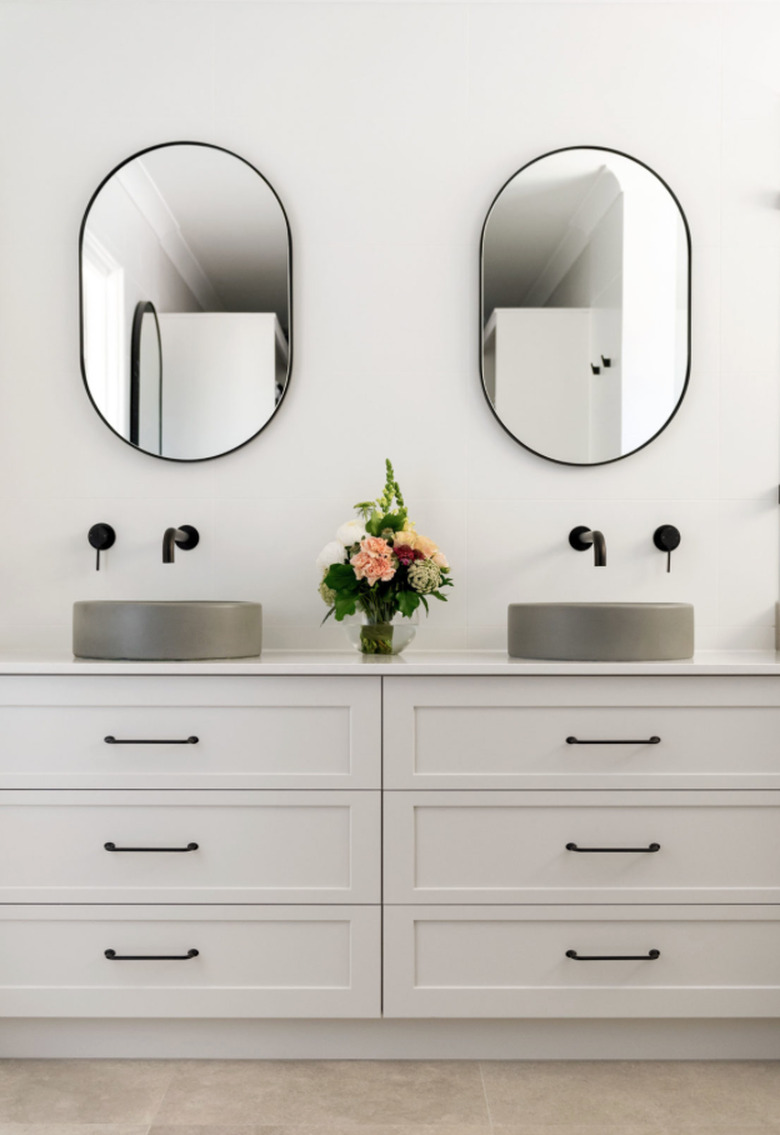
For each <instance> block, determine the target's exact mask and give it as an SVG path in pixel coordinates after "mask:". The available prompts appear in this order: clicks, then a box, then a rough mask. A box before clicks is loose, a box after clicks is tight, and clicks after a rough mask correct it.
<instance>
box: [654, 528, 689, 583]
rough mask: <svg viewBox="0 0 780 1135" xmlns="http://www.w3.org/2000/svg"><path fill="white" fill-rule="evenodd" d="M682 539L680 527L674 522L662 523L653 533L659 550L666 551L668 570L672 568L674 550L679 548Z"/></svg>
mask: <svg viewBox="0 0 780 1135" xmlns="http://www.w3.org/2000/svg"><path fill="white" fill-rule="evenodd" d="M681 540H682V536H681V535H680V529H679V528H675V526H674V525H673V524H662V525H661V527H660V528H656V530H655V532H654V533H653V543H654V544H655V546H656V548H657V549H658V551H659V552H666V570H667V572H670V571H671V570H672V552H673V551H674V549H675V548H679V546H680V541H681Z"/></svg>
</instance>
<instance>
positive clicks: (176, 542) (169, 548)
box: [162, 524, 200, 564]
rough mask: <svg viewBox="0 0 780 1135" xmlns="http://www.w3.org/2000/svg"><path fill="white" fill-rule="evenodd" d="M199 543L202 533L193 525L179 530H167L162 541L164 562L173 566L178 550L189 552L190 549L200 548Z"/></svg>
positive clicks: (184, 526)
mask: <svg viewBox="0 0 780 1135" xmlns="http://www.w3.org/2000/svg"><path fill="white" fill-rule="evenodd" d="M199 541H200V533H199V532H198V530H197V528H193V527H192V525H191V524H182V525H181V526H180V527H179V528H166V529H165V534H164V535H163V541H162V562H163V563H164V564H172V563H173V557H174V553H175V551H176V549H177V548H181V550H182V551H183V552H189V550H190V548H196V547H197V546H198V542H199Z"/></svg>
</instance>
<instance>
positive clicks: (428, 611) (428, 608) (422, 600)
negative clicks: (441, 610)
mask: <svg viewBox="0 0 780 1135" xmlns="http://www.w3.org/2000/svg"><path fill="white" fill-rule="evenodd" d="M420 602H421V603H422V605H423V607H424V608H425V614H426V615H430V613H431V609H430V607H429V606H428V600H427V599H426V598H425V596H424V595H421V596H420Z"/></svg>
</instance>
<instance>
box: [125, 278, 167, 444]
mask: <svg viewBox="0 0 780 1135" xmlns="http://www.w3.org/2000/svg"><path fill="white" fill-rule="evenodd" d="M145 315H151V316H152V318H153V319H154V328H155V334H156V336H157V342H156V348H157V350H156V355H157V397H156V399H155V402H156V405H155V419H156V422H157V428H156V430H155V433H156V435H157V437H156V450H157V453H158V454H161V453H162V390H163V358H162V338H161V337H160V321H159V319H158V318H157V309H156V308H155V306H154V304H153V303H151V302H150V301H149V300H146V301H143V302H141V303H139V304H137V305H136V309H135V312H134V313H133V328H132V331H131V333H130V439H129V440H130V442H131V444H132V445H140V440H141V377H142V375H141V370H142V368H141V362H142V356H143V351H142V343H143V331H144V323H145V320H144V316H145Z"/></svg>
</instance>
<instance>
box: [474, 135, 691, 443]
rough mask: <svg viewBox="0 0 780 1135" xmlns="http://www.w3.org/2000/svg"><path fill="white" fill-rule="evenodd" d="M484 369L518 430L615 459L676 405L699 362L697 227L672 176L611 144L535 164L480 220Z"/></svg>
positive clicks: (520, 437)
mask: <svg viewBox="0 0 780 1135" xmlns="http://www.w3.org/2000/svg"><path fill="white" fill-rule="evenodd" d="M481 331H482V382H483V386H484V390H485V394H486V396H487V398H488V401H489V403H490V405H491V407H492V409H493V411H494V413H495V415H496V417H497V418H498V420H499V421H500V422H501V424H502V425H503V426H504V428H505V429H506V430H507V432H508V433H510V434H511V435H512V436H513V437H514V438H515V440H516V441H518V442H520V444H521V445H523V446H525V447H526V448H527V449H531V450H533V451H534V452H535V453H537V454H539V455H540V456H541V457H546V458H548V459H549V460H551V461H558V462H562V463H564V464H569V465H599V464H603V463H605V462H609V461H616V460H618V459H619V458H621V457H626V456H627V455H628V454H630V453H634V452H635V451H636V450H637V449H641V448H642V446H644V445H647V443H648V442H649V441H651V440H652V439H653V438H654V437H655V436H656V435H657V434H658V433H659V432H660V431H661V430H662V429H664V427H665V426H666V425H667V424H668V422H669V421H670V419H671V418H672V417H673V415H674V414H675V412H676V410H677V408H678V406H679V404H680V402H681V400H682V398H683V395H684V393H685V388H686V386H687V382H688V373H689V369H690V236H689V232H688V225H687V222H686V220H685V217H684V215H683V213H682V210H681V208H680V205H679V203H678V201H677V199H676V197H675V196H674V194H673V193H672V192H671V190H670V189H669V188H668V186H667V185H666V184H665V183H664V182H663V181H662V180H661V179H660V178H659V177H658V176H657V175H656V174H655V173H653V171H652V170H650V169H649V168H648V167H647V166H645V165H643V164H642V163H641V162H638V161H636V160H635V159H633V158H629V157H628V156H627V155H625V154H619V153H617V152H616V151H613V150H606V149H600V148H598V147H572V148H570V149H566V150H556V151H554V152H553V153H551V154H546V155H544V156H543V157H541V158H537V159H536V160H535V161H533V162H530V163H529V164H528V165H527V166H524V167H523V168H522V169H521V170H520V171H519V172H518V173H516V174H515V175H514V176H513V177H512V178H510V180H509V181H508V182H507V183H506V185H505V186H504V187H503V189H502V190H501V191H500V193H499V194H498V196H497V197H496V199H495V201H494V202H493V205H492V206H491V209H490V211H489V213H488V216H487V219H486V221H485V225H484V228H483V233H482V291H481Z"/></svg>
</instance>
